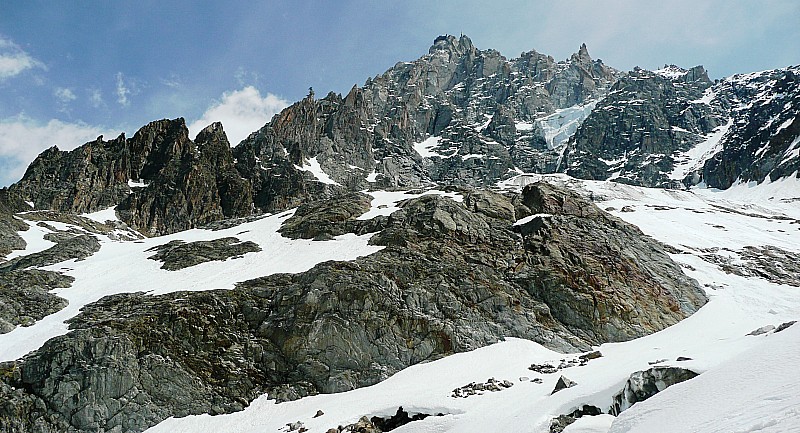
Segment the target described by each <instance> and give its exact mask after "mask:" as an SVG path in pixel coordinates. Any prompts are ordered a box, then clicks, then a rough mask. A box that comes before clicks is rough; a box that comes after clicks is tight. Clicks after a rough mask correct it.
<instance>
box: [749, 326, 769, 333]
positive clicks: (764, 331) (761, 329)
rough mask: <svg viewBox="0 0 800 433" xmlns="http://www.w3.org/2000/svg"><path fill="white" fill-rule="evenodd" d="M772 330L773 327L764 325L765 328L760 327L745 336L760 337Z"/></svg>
mask: <svg viewBox="0 0 800 433" xmlns="http://www.w3.org/2000/svg"><path fill="white" fill-rule="evenodd" d="M773 329H775V325H766V326H762V327H760V328H758V329H756V330H755V331H752V332H750V333H749V334H747V335H761V334H766V333H767V332H769V331H772V330H773Z"/></svg>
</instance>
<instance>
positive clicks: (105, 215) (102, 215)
mask: <svg viewBox="0 0 800 433" xmlns="http://www.w3.org/2000/svg"><path fill="white" fill-rule="evenodd" d="M116 209H117V207H116V206H111V207H109V208H106V209H103V210H99V211H97V212H92V213H85V214H82V215H81V216H82V217H85V218H89V219H90V220H92V221H97V222H99V223H101V224H102V223H105V222H106V221H119V218H117V211H116Z"/></svg>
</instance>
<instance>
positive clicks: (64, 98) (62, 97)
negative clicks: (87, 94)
mask: <svg viewBox="0 0 800 433" xmlns="http://www.w3.org/2000/svg"><path fill="white" fill-rule="evenodd" d="M53 95H54V96H55V97H56V99H58V100H59V101H60V102H62V103H64V104H66V103H67V102H70V101H74V100H75V99H77V96H75V92H73V91H72V89H68V88H66V87H57V88H56V89H55V90H54V91H53Z"/></svg>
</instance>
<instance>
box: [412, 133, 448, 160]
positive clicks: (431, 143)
mask: <svg viewBox="0 0 800 433" xmlns="http://www.w3.org/2000/svg"><path fill="white" fill-rule="evenodd" d="M440 139H441V137H428V138H426V139H425V140H424V141H422V142H420V143H414V144H413V146H414V151H416V152H417V153H418V154H419V156H421V157H423V158H432V157H434V156H438V157H439V158H446V156H444V155H441V154H439V153H436V152H434V151H433V149H434V148H436V147H438V146H439V140H440Z"/></svg>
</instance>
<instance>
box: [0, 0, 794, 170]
mask: <svg viewBox="0 0 800 433" xmlns="http://www.w3.org/2000/svg"><path fill="white" fill-rule="evenodd" d="M252 3H257V4H255V5H254V4H252ZM797 23H800V2H797V1H796V0H759V1H747V0H740V1H730V0H717V1H703V0H693V1H689V0H674V1H670V2H655V1H643V0H619V1H597V0H593V1H589V0H580V1H570V0H564V1H534V0H530V1H499V0H498V1H493V2H488V1H458V2H456V1H445V0H440V1H436V2H429V1H415V0H408V1H403V2H386V1H377V0H375V1H366V0H360V1H357V0H352V1H348V0H341V1H304V0H293V1H281V0H275V1H264V2H244V1H241V2H240V1H228V2H219V1H215V2H211V1H188V0H179V1H168V2H165V1H163V0H162V1H159V2H156V1H149V0H140V1H137V2H123V1H109V0H105V1H91V0H82V1H79V2H53V1H37V0H0V186H3V185H8V184H10V183H12V182H14V181H16V180H17V179H19V178H20V177H21V175H22V174H23V173H24V169H25V167H26V166H27V164H28V163H29V162H30V161H31V160H32V159H33V158H34V157H35V156H36V155H37V154H38V153H39V152H41V150H43V149H45V148H47V147H49V146H51V145H53V144H57V145H58V146H59V148H61V149H71V148H74V147H76V146H78V145H80V144H83V143H84V142H86V141H88V140H91V139H93V138H94V137H96V136H97V135H99V134H105V135H106V137H107V138H108V137H109V136H112V135H113V136H116V135H117V134H119V133H120V132H125V133H126V134H127V135H128V136H130V135H132V134H133V133H134V132H135V131H136V129H138V128H139V127H141V126H142V125H144V124H146V123H147V122H149V121H151V120H156V119H161V118H174V117H185V118H186V119H187V123H189V124H190V125H191V127H190V129H192V131H193V132H195V133H196V132H197V130H198V129H199V128H201V127H202V126H204V125H206V124H208V123H210V122H212V121H215V120H221V121H222V122H223V125H224V126H225V129H226V131H228V133H229V136H231V138H232V141H233V142H234V144H235V142H238V141H239V140H240V139H242V138H244V136H246V135H247V133H248V132H251V131H253V130H255V129H257V128H258V127H260V126H261V125H263V124H264V123H265V122H266V121H268V120H269V118H271V116H272V115H273V114H274V113H275V112H276V111H279V110H280V109H281V108H282V107H284V106H285V105H286V104H288V103H291V102H292V101H296V100H298V99H300V98H302V97H303V96H305V95H306V93H307V92H308V88H309V87H313V88H314V90H315V92H316V94H317V95H324V94H325V93H327V92H328V91H331V90H332V91H335V92H339V93H342V92H347V91H348V90H349V88H350V87H352V86H353V84H358V85H361V84H363V83H364V81H365V80H366V78H367V77H370V76H374V75H377V74H379V73H382V72H383V71H385V70H386V69H388V68H389V67H391V66H392V65H394V64H395V63H396V62H398V61H406V60H413V59H415V58H418V57H419V56H421V55H423V54H425V53H426V52H427V50H428V47H429V46H430V45H431V43H432V41H433V39H434V38H435V37H436V36H438V35H440V34H455V35H459V34H462V33H463V34H466V35H468V36H469V37H470V38H471V39H472V41H473V43H474V44H475V45H476V46H477V47H478V48H480V49H487V48H494V49H497V50H499V51H500V52H501V53H503V54H504V55H505V56H506V57H509V58H511V57H516V56H518V55H519V54H520V53H521V52H523V51H529V50H531V49H536V50H537V51H539V52H542V53H545V54H550V55H552V56H553V57H555V58H556V59H565V58H567V57H569V55H570V54H571V53H573V52H575V51H577V49H578V47H579V46H580V44H581V43H583V42H585V43H586V44H587V46H588V48H589V53H590V54H591V55H592V56H593V57H594V58H601V59H603V61H604V62H605V63H606V64H608V65H610V66H613V67H616V68H618V69H623V70H629V69H631V68H633V67H634V66H641V67H643V68H647V69H655V68H659V67H661V66H663V65H664V64H668V63H669V64H677V65H679V66H683V67H691V66H695V65H698V64H703V65H704V66H705V67H706V69H708V70H709V73H710V75H711V76H712V78H720V77H724V76H728V75H731V74H734V73H739V72H752V71H757V70H764V69H772V68H778V67H784V66H789V65H793V64H798V63H800V26H798V25H797Z"/></svg>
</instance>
